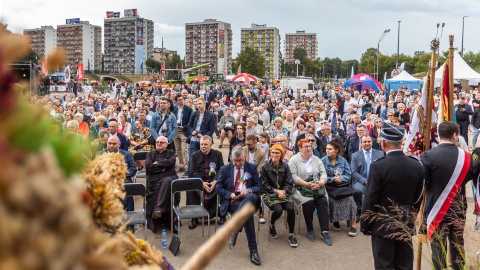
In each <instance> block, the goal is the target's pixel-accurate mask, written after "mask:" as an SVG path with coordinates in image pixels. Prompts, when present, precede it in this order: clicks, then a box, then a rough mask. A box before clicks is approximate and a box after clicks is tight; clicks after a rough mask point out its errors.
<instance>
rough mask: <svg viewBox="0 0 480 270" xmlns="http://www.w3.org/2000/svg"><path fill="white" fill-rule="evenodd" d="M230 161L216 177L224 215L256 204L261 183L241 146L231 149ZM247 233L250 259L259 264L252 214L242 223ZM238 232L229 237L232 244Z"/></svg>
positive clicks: (255, 168) (221, 210) (222, 214)
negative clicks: (247, 205)
mask: <svg viewBox="0 0 480 270" xmlns="http://www.w3.org/2000/svg"><path fill="white" fill-rule="evenodd" d="M231 158H232V162H231V163H229V164H227V165H226V166H223V167H222V168H221V169H220V175H219V176H218V179H217V185H216V190H217V193H218V195H219V196H220V197H221V198H222V200H221V202H220V207H219V214H220V216H222V217H224V216H225V215H226V214H227V212H230V213H234V212H236V211H237V210H239V209H240V208H242V207H243V206H244V205H245V204H247V203H248V202H250V203H252V204H253V205H256V204H257V201H258V199H259V196H260V193H261V191H262V183H261V181H260V177H259V176H258V172H257V166H255V165H254V164H250V163H248V162H245V152H244V150H243V148H242V147H240V146H236V147H234V148H233V150H232V157H231ZM244 227H245V233H246V234H247V241H248V248H249V249H250V260H251V261H252V263H253V264H255V265H260V264H261V262H260V256H259V255H258V249H257V241H256V238H255V222H254V220H253V215H252V216H251V217H250V218H249V219H248V220H247V222H246V223H245V225H244ZM237 235H238V232H237V233H235V234H234V235H233V236H232V238H231V239H230V241H231V243H232V245H235V244H236V242H237Z"/></svg>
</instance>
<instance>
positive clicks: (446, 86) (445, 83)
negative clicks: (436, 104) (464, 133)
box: [438, 61, 468, 143]
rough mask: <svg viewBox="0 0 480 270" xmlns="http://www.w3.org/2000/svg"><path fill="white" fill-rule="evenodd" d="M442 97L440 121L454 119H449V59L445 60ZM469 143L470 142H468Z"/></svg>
mask: <svg viewBox="0 0 480 270" xmlns="http://www.w3.org/2000/svg"><path fill="white" fill-rule="evenodd" d="M441 89H442V97H441V108H442V113H441V114H440V115H439V116H438V118H439V123H441V122H443V121H453V119H448V110H449V108H448V107H449V104H450V102H449V100H448V96H449V92H450V91H451V90H450V65H449V64H448V61H447V62H445V68H444V70H443V80H442V88H441ZM467 143H468V142H467Z"/></svg>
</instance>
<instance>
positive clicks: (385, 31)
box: [375, 29, 398, 81]
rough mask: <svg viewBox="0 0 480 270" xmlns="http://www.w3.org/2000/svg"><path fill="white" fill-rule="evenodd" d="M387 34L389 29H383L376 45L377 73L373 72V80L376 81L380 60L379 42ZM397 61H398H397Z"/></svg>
mask: <svg viewBox="0 0 480 270" xmlns="http://www.w3.org/2000/svg"><path fill="white" fill-rule="evenodd" d="M388 32H390V29H385V30H384V31H383V33H382V35H381V36H380V38H379V39H378V43H377V71H376V72H375V75H376V76H375V77H376V78H375V79H376V80H377V81H378V71H379V70H378V65H379V59H380V41H382V40H383V38H384V37H385V36H386V35H387V34H388ZM397 61H398V60H397Z"/></svg>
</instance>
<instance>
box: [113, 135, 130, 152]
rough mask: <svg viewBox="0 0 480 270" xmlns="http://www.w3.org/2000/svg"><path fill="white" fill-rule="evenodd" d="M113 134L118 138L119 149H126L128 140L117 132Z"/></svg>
mask: <svg viewBox="0 0 480 270" xmlns="http://www.w3.org/2000/svg"><path fill="white" fill-rule="evenodd" d="M115 135H116V136H117V137H118V138H119V139H120V149H122V150H123V151H128V145H129V144H130V143H129V142H128V140H127V137H125V135H123V134H121V133H118V132H117V134H115Z"/></svg>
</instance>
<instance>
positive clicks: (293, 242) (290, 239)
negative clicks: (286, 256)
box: [288, 235, 298, 248]
mask: <svg viewBox="0 0 480 270" xmlns="http://www.w3.org/2000/svg"><path fill="white" fill-rule="evenodd" d="M288 242H289V243H290V246H291V247H292V248H296V247H297V246H298V243H297V238H295V235H290V236H289V237H288Z"/></svg>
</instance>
